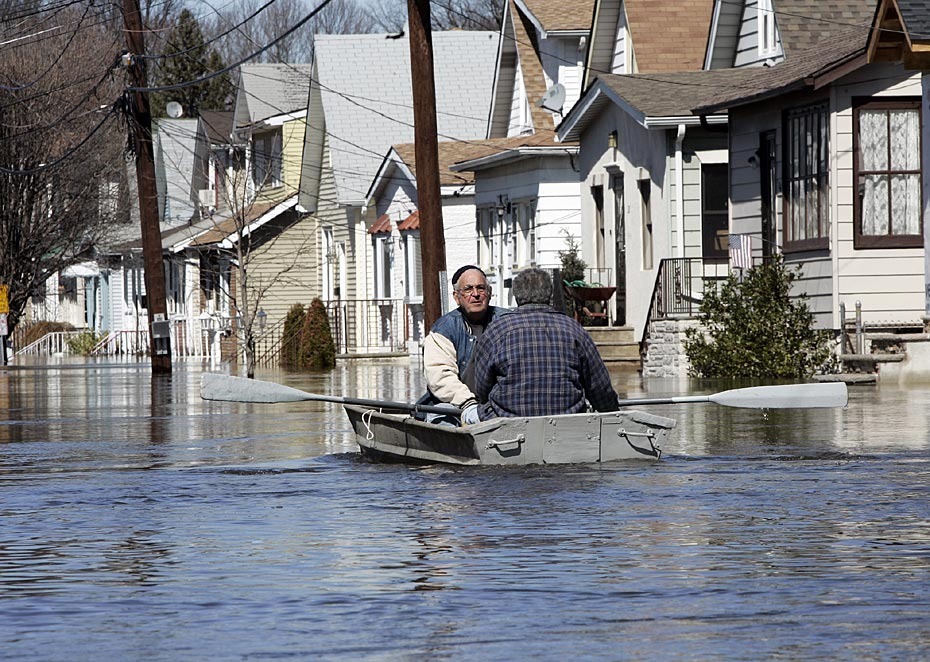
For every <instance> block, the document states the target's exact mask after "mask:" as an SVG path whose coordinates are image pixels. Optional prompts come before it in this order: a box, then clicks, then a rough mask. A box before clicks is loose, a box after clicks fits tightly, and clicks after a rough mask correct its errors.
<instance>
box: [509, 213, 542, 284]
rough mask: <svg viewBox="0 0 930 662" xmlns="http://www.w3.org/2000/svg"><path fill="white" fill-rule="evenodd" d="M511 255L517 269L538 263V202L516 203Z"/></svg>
mask: <svg viewBox="0 0 930 662" xmlns="http://www.w3.org/2000/svg"><path fill="white" fill-rule="evenodd" d="M512 209H513V234H512V240H511V253H512V257H513V267H514V268H515V269H518V268H521V267H528V266H531V265H533V264H534V263H535V262H536V218H535V217H536V201H535V200H533V201H530V202H515V203H513V206H512Z"/></svg>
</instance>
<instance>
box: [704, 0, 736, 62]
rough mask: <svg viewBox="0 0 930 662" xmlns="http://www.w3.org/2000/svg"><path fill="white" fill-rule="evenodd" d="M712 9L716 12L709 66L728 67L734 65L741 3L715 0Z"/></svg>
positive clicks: (729, 0)
mask: <svg viewBox="0 0 930 662" xmlns="http://www.w3.org/2000/svg"><path fill="white" fill-rule="evenodd" d="M714 10H715V11H716V12H717V24H716V26H715V32H714V34H713V40H714V41H713V46H712V49H713V50H712V52H711V56H710V63H709V65H710V66H709V68H710V69H729V68H730V67H732V66H734V64H733V63H734V60H735V55H736V49H737V42H738V38H739V33H740V23H741V18H742V6H741V3H738V2H732V1H731V0H717V5H716V7H715V8H714Z"/></svg>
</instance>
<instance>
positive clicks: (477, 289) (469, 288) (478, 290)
mask: <svg viewBox="0 0 930 662" xmlns="http://www.w3.org/2000/svg"><path fill="white" fill-rule="evenodd" d="M490 289H491V288H490V287H488V286H487V285H466V286H465V287H459V288H457V289H456V290H455V291H456V292H458V293H459V294H464V295H465V296H467V297H470V296H471V295H472V294H477V295H478V296H480V297H483V296H484V295H485V294H487V293H488V290H490Z"/></svg>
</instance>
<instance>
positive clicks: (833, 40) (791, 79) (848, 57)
mask: <svg viewBox="0 0 930 662" xmlns="http://www.w3.org/2000/svg"><path fill="white" fill-rule="evenodd" d="M859 36H861V30H859V29H858V28H848V29H846V30H841V31H839V32H834V34H833V36H831V37H829V38H826V39H824V40H822V41H820V42H819V43H818V44H817V45H816V46H815V47H813V48H810V49H808V50H806V51H800V52H796V53H795V54H794V55H793V56H791V57H790V58H788V59H787V60H785V61H783V62H780V63H779V64H777V65H775V66H773V67H747V68H742V69H720V70H718V71H720V72H721V73H723V72H727V71H733V72H739V71H751V72H753V73H754V75H753V76H751V77H750V78H748V79H747V80H744V81H740V82H739V85H737V86H735V87H734V88H732V89H730V90H729V91H727V90H723V89H722V90H720V91H719V93H718V94H717V95H716V96H715V97H711V98H708V99H706V100H705V101H704V102H702V103H698V104H696V105H694V106H692V109H693V110H694V112H696V113H698V114H702V115H703V114H708V113H715V112H720V111H722V110H725V109H727V108H734V107H736V106H741V105H745V104H748V103H754V102H757V101H761V100H762V99H765V98H769V97H773V96H776V95H779V94H783V93H785V92H789V91H792V90H799V89H804V88H806V87H809V86H812V85H814V84H815V82H816V79H817V78H818V77H822V76H827V75H829V74H830V73H831V72H835V71H838V70H840V69H841V68H844V67H845V68H844V69H843V71H848V70H849V68H850V67H852V68H857V67H858V66H860V65H864V64H866V56H865V51H866V42H865V40H864V39H859V38H858V37H859ZM706 73H713V72H706Z"/></svg>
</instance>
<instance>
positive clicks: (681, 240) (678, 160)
mask: <svg viewBox="0 0 930 662" xmlns="http://www.w3.org/2000/svg"><path fill="white" fill-rule="evenodd" d="M684 141H685V125H684V124H679V125H678V134H677V135H676V136H675V190H676V192H677V195H676V196H675V198H676V199H675V232H676V234H677V235H678V247H677V250H676V251H675V254H676V255H677V256H678V257H684V256H685V195H684V193H685V192H684V188H685V173H684V172H683V166H684V158H683V157H682V153H681V145H682V143H683V142H684Z"/></svg>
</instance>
